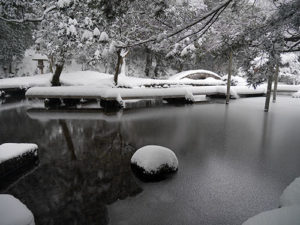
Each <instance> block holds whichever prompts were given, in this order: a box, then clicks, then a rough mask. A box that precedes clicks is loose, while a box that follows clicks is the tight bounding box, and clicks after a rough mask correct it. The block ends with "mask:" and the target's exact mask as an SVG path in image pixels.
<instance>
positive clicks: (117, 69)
mask: <svg viewBox="0 0 300 225" xmlns="http://www.w3.org/2000/svg"><path fill="white" fill-rule="evenodd" d="M117 54H118V61H117V66H116V70H115V76H114V82H115V85H116V86H117V85H118V76H119V71H120V67H121V66H122V61H123V60H122V56H121V49H119V50H118V51H117Z"/></svg>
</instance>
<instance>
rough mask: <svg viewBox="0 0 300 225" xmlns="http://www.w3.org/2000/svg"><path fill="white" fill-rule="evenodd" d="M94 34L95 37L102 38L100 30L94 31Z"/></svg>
mask: <svg viewBox="0 0 300 225" xmlns="http://www.w3.org/2000/svg"><path fill="white" fill-rule="evenodd" d="M93 34H94V36H95V37H98V36H100V30H99V29H98V28H97V27H96V28H95V29H94V31H93Z"/></svg>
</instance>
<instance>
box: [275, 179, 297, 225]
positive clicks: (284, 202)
mask: <svg viewBox="0 0 300 225" xmlns="http://www.w3.org/2000/svg"><path fill="white" fill-rule="evenodd" d="M292 205H299V206H300V177H298V178H296V179H295V180H294V181H293V182H292V183H291V184H290V185H289V186H287V188H286V189H284V191H283V193H282V195H281V196H280V206H292ZM299 221H300V220H299ZM299 223H300V222H299Z"/></svg>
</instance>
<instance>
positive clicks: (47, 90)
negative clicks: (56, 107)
mask: <svg viewBox="0 0 300 225" xmlns="http://www.w3.org/2000/svg"><path fill="white" fill-rule="evenodd" d="M265 92H266V89H265V87H263V86H260V87H257V88H256V89H254V88H252V87H247V86H235V87H232V88H231V95H232V96H234V97H236V98H237V97H238V95H261V94H264V93H265ZM225 94H226V87H225V86H201V87H176V88H97V87H89V86H76V87H75V86H72V87H33V88H30V89H29V90H28V91H27V92H26V97H27V98H79V99H80V98H90V99H91V98H92V99H104V100H117V101H120V100H122V99H123V100H128V99H151V98H165V99H167V98H185V99H187V100H191V101H193V98H192V96H193V95H225Z"/></svg>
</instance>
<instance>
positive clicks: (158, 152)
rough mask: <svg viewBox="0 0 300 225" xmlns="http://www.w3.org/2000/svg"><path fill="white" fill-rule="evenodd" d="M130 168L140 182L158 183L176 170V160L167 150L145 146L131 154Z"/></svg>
mask: <svg viewBox="0 0 300 225" xmlns="http://www.w3.org/2000/svg"><path fill="white" fill-rule="evenodd" d="M131 167H132V169H133V171H134V172H135V174H136V175H137V176H138V177H139V178H141V179H142V180H145V181H159V180H162V179H165V178H167V177H168V175H170V174H172V173H174V172H176V171H177V170H178V160H177V157H176V155H175V153H174V152H173V151H171V150H170V149H168V148H165V147H162V146H157V145H147V146H144V147H142V148H140V149H138V150H137V151H136V152H135V153H134V154H133V156H132V158H131Z"/></svg>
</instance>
